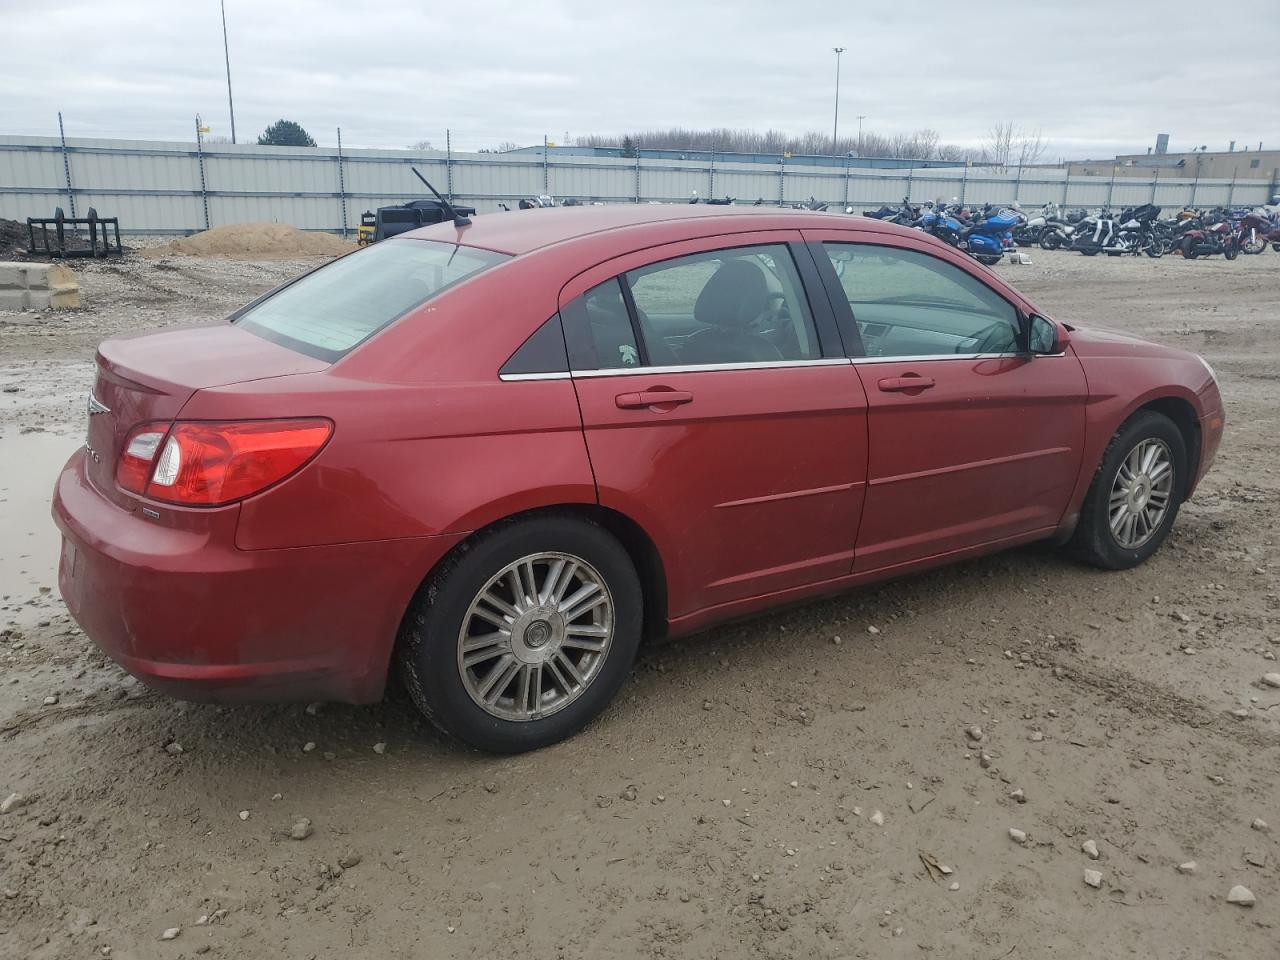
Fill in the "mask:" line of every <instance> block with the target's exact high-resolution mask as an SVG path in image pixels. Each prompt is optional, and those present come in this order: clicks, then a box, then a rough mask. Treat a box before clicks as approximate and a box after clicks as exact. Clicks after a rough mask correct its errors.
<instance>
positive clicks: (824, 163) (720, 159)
mask: <svg viewBox="0 0 1280 960" xmlns="http://www.w3.org/2000/svg"><path fill="white" fill-rule="evenodd" d="M546 150H547V155H548V156H549V157H621V156H622V148H621V147H556V146H552V147H547V148H546ZM506 152H507V153H519V154H526V155H532V156H535V157H540V156H542V152H543V147H542V144H535V145H534V146H532V147H520V148H519V149H517V150H508V151H506ZM636 152H637V153H639V154H640V156H641V157H643V158H644V159H646V160H690V161H693V162H697V163H709V162H710V161H711V158H712V157H714V158H715V160H716V163H771V164H775V165H776V164H777V163H778V162H779V161H781V160H784V159H785V160H786V162H787V164H788V165H790V164H795V165H797V166H804V167H839V168H840V169H842V170H843V169H844V168H845V166H846V165H847V166H849V167H853V168H873V169H879V170H905V169H914V170H922V169H927V168H929V167H963V166H964V165H965V162H964V161H963V160H912V159H909V158H905V157H829V156H811V155H801V154H792V155H790V156H786V157H783V156H781V155H779V154H776V153H730V152H723V153H722V152H719V151H715V152H713V151H710V150H649V149H647V148H644V147H642V148H640V149H639V150H637V151H636Z"/></svg>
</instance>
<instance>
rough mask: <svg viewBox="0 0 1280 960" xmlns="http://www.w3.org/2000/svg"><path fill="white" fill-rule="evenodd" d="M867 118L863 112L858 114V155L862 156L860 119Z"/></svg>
mask: <svg viewBox="0 0 1280 960" xmlns="http://www.w3.org/2000/svg"><path fill="white" fill-rule="evenodd" d="M865 119H867V115H866V114H865V113H860V114H858V156H862V121H863V120H865Z"/></svg>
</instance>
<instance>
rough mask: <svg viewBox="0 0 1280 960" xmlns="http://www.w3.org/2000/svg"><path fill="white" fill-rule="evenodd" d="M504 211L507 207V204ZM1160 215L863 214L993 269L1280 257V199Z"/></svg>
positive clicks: (1144, 208)
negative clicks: (1063, 257) (1041, 260)
mask: <svg viewBox="0 0 1280 960" xmlns="http://www.w3.org/2000/svg"><path fill="white" fill-rule="evenodd" d="M650 202H658V201H650ZM689 202H690V203H704V204H709V205H713V206H727V205H730V204H733V203H736V202H738V201H737V200H736V199H735V198H733V197H729V196H725V197H723V198H715V197H705V198H704V197H700V196H699V195H698V192H697V191H694V192H693V194H692V195H691V196H690V198H689ZM744 202H745V201H744ZM586 203H590V204H592V205H598V204H599V201H582V200H575V199H564V200H560V201H556V200H554V199H552V198H551V197H549V196H545V195H543V196H539V197H536V198H531V199H527V200H521V201H520V203H519V206H520V209H522V210H528V209H534V208H538V207H554V206H566V207H568V206H579V205H584V204H586ZM766 203H767V201H765V200H764V199H763V198H760V199H757V200H756V201H755V202H754V203H753V204H752V205H753V206H757V207H759V206H764V205H766ZM499 206H500V207H501V208H502V209H504V210H506V209H508V207H507V206H506V204H499ZM787 206H788V207H789V208H792V209H796V210H815V211H824V210H827V209H828V208H829V206H830V205H829V204H828V203H826V202H823V201H820V200H817V199H815V198H813V197H810V198H809V199H808V200H805V201H801V202H798V203H790V204H787ZM844 212H845V213H847V214H852V213H853V212H854V209H853V207H845V208H844ZM1161 212H1162V210H1161V208H1160V207H1158V206H1156V205H1155V204H1150V203H1146V204H1142V205H1140V206H1136V207H1126V208H1125V209H1123V210H1120V211H1112V210H1111V209H1110V208H1108V207H1103V208H1102V209H1101V210H1100V211H1098V212H1097V213H1090V212H1089V211H1088V210H1085V209H1083V208H1076V209H1073V210H1063V209H1061V208H1060V207H1059V206H1058V205H1057V204H1056V203H1046V204H1045V205H1044V206H1043V207H1041V208H1040V209H1039V210H1038V211H1033V212H1031V213H1027V212H1024V211H1023V209H1022V207H1021V206H1020V205H1019V204H1018V203H1016V202H1015V203H1012V204H1008V205H1001V204H992V203H986V204H983V205H982V206H981V207H978V206H972V207H971V206H967V205H965V204H963V203H960V202H959V200H957V199H956V198H954V197H953V198H952V200H951V202H950V203H948V202H946V201H944V200H943V199H941V198H939V199H938V200H937V201H936V202H934V201H926V202H925V203H923V204H913V203H911V201H910V199H909V198H907V197H904V198H903V199H902V203H900V204H899V205H898V206H896V207H893V206H888V205H885V206H882V207H880V209H879V210H870V211H867V212H865V213H864V214H863V216H865V217H871V218H874V219H876V220H881V221H883V222H885V223H897V224H901V225H903V226H908V227H914V228H915V229H917V230H922V231H924V232H925V233H928V234H931V235H933V236H935V237H937V238H938V239H939V240H942V241H943V242H944V243H947V244H950V245H951V246H953V247H955V248H956V249H957V250H963V251H964V252H965V253H967V254H969V255H970V256H971V257H973V258H974V259H976V260H978V261H979V262H980V263H984V264H986V265H988V266H991V265H993V264H996V263H999V262H1000V260H1001V259H1002V258H1003V257H1005V256H1006V255H1011V254H1013V253H1015V252H1016V251H1017V248H1018V247H1031V246H1038V247H1040V248H1041V249H1042V250H1072V251H1075V252H1077V253H1081V254H1083V255H1084V256H1086V257H1095V256H1097V255H1098V254H1100V253H1105V254H1106V255H1107V256H1111V257H1120V256H1125V255H1126V254H1127V255H1129V256H1139V255H1145V256H1148V257H1153V258H1155V257H1163V256H1164V255H1165V254H1166V253H1178V254H1181V255H1182V256H1183V257H1184V258H1185V259H1187V260H1195V259H1197V258H1199V257H1212V256H1219V255H1221V256H1222V257H1224V258H1225V259H1227V260H1234V259H1236V257H1238V256H1239V255H1240V254H1242V253H1244V254H1259V253H1262V252H1263V251H1265V250H1266V249H1267V247H1271V248H1272V249H1274V250H1275V251H1276V252H1277V253H1280V196H1276V197H1273V198H1272V200H1271V203H1270V204H1268V205H1266V206H1262V207H1258V208H1256V209H1254V210H1246V209H1242V208H1236V209H1228V208H1226V207H1214V208H1212V209H1210V210H1194V209H1191V208H1190V207H1186V208H1184V209H1182V210H1179V211H1178V212H1177V213H1176V214H1175V215H1174V216H1171V217H1161Z"/></svg>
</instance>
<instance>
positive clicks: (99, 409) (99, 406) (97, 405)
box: [89, 393, 111, 417]
mask: <svg viewBox="0 0 1280 960" xmlns="http://www.w3.org/2000/svg"><path fill="white" fill-rule="evenodd" d="M110 412H111V408H110V407H108V406H107V405H106V404H105V403H103V402H102V401H101V400H99V399H98V398H97V397H95V396H94V395H93V394H92V393H90V394H89V416H91V417H95V416H97V415H98V414H100V413H110Z"/></svg>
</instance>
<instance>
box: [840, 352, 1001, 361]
mask: <svg viewBox="0 0 1280 960" xmlns="http://www.w3.org/2000/svg"><path fill="white" fill-rule="evenodd" d="M1025 356H1027V354H1025V353H1019V352H1018V351H1016V350H1015V351H1012V352H1009V353H921V354H914V355H913V354H904V355H902V356H895V357H850V358H849V362H850V363H926V362H932V361H934V360H1003V359H1007V358H1008V357H1025Z"/></svg>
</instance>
